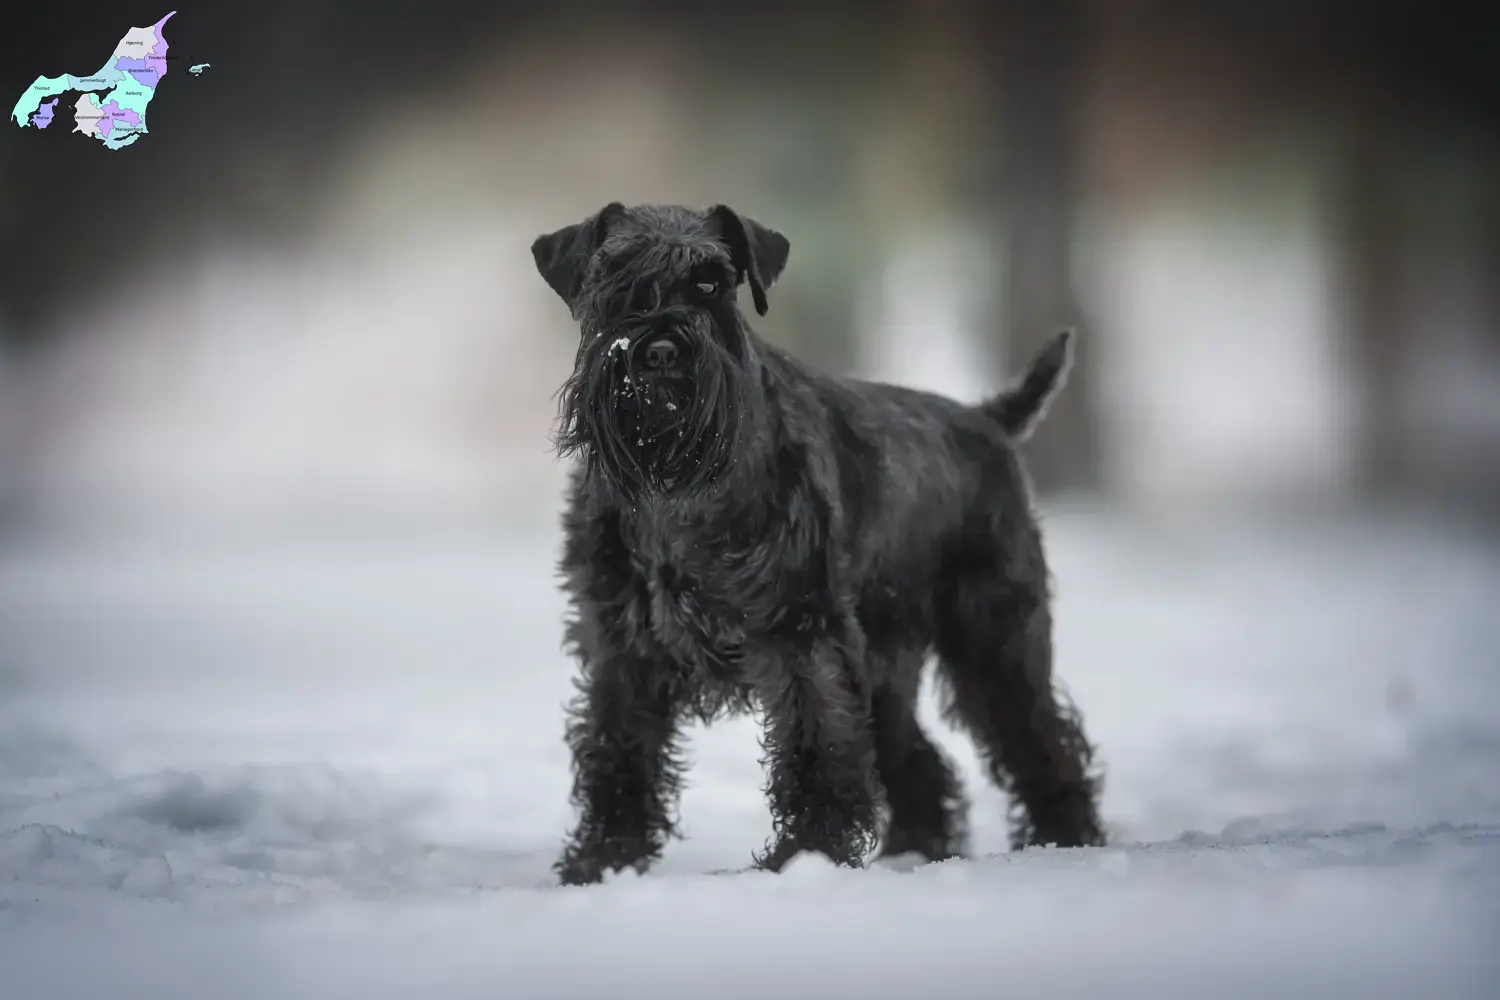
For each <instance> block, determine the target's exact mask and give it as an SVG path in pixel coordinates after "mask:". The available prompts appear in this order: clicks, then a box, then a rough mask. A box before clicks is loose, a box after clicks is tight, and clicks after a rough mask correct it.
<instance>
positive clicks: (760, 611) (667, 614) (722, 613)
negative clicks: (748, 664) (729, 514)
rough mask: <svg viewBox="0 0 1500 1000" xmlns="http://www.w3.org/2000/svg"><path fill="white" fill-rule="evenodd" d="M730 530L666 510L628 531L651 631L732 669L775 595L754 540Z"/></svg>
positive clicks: (698, 661) (721, 668)
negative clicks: (712, 527) (667, 513)
mask: <svg viewBox="0 0 1500 1000" xmlns="http://www.w3.org/2000/svg"><path fill="white" fill-rule="evenodd" d="M732 538H733V534H732V533H731V532H725V531H722V530H720V531H712V530H706V529H705V528H704V527H703V526H702V525H700V524H695V523H693V522H691V521H687V520H684V519H669V518H665V517H664V518H660V519H655V520H643V521H641V522H638V523H637V524H636V525H635V526H634V530H633V531H632V532H631V536H630V539H629V540H630V543H631V544H630V548H631V552H632V555H633V557H634V560H635V563H636V571H637V573H639V574H640V575H641V576H642V577H643V578H644V583H645V588H644V589H645V594H646V596H647V600H648V601H649V604H650V607H649V620H650V622H651V631H652V634H653V636H654V637H655V638H656V640H657V641H658V642H659V643H661V644H662V646H663V647H665V648H666V649H667V651H668V652H670V653H671V654H672V655H674V656H675V657H677V658H679V659H680V660H682V661H684V662H686V663H688V664H690V665H693V666H696V667H700V668H706V669H709V670H711V671H712V672H713V673H716V674H723V673H725V672H726V671H732V669H733V666H734V663H735V662H736V661H737V660H738V658H739V656H740V654H741V653H742V652H743V650H744V648H745V645H746V644H747V642H749V641H750V639H751V637H752V636H753V635H754V634H755V632H756V630H757V626H758V624H760V623H762V621H763V619H764V617H765V610H764V609H765V608H766V606H767V605H768V603H769V602H771V601H773V600H774V593H773V591H774V581H773V580H772V579H770V578H769V576H768V575H767V574H763V573H762V572H760V571H759V570H758V569H757V565H758V564H759V562H760V560H758V559H756V547H754V546H746V545H744V544H743V543H739V544H737V543H736V542H734V541H733V540H732Z"/></svg>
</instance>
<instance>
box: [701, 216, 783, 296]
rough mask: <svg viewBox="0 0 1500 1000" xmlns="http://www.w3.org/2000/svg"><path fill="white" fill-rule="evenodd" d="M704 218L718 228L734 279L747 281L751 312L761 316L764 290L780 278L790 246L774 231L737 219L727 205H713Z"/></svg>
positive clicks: (752, 221)
mask: <svg viewBox="0 0 1500 1000" xmlns="http://www.w3.org/2000/svg"><path fill="white" fill-rule="evenodd" d="M708 215H709V218H710V219H712V220H713V221H714V222H715V223H716V224H717V225H718V227H719V235H720V236H721V237H723V239H724V243H725V245H726V246H728V247H729V257H730V260H731V261H733V263H734V268H735V271H736V272H737V274H736V280H737V281H743V280H749V282H750V296H751V298H752V299H753V300H754V302H755V311H756V312H758V313H760V314H761V315H762V316H764V315H765V314H766V310H767V309H768V308H769V306H768V305H767V303H766V289H767V288H770V287H771V285H772V284H774V283H775V281H776V279H777V278H779V277H781V271H782V269H783V268H784V267H786V258H787V254H788V253H790V252H791V249H792V245H791V243H789V242H788V241H787V238H786V237H785V236H783V235H781V234H780V233H778V232H777V231H776V230H774V229H770V228H768V227H766V226H762V225H761V224H760V223H758V222H756V221H755V220H754V219H751V218H748V217H745V216H741V215H740V214H739V213H738V212H736V211H735V210H734V209H732V208H730V207H729V206H728V205H715V206H714V207H713V208H712V209H710V210H709V213H708Z"/></svg>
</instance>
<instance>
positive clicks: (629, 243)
mask: <svg viewBox="0 0 1500 1000" xmlns="http://www.w3.org/2000/svg"><path fill="white" fill-rule="evenodd" d="M701 267H713V268H715V269H717V270H719V271H721V272H722V275H723V276H724V277H729V276H730V275H731V273H732V269H731V268H730V265H729V257H728V253H727V251H726V250H724V248H723V247H721V246H719V245H717V244H715V243H713V242H711V241H708V240H703V241H684V240H660V239H653V238H652V237H650V236H645V235H629V236H614V237H611V238H610V239H608V240H607V241H605V243H604V245H603V246H602V247H601V248H600V254H599V258H598V263H597V265H596V268H595V271H594V275H593V281H591V282H590V283H589V285H590V286H591V289H590V292H589V297H590V298H592V299H593V300H594V302H595V303H596V305H598V306H599V307H602V308H603V309H604V310H606V311H612V310H614V309H618V308H625V307H628V304H629V303H630V302H631V301H632V299H633V298H634V297H635V296H636V295H637V294H638V292H639V291H640V290H641V289H643V288H652V289H655V290H656V293H657V295H658V296H659V295H661V294H662V293H664V292H665V290H666V288H667V286H669V285H671V284H674V283H676V282H678V281H681V280H683V279H685V278H687V277H688V276H690V275H691V274H692V273H693V271H694V270H696V269H698V268H701Z"/></svg>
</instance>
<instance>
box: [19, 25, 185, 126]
mask: <svg viewBox="0 0 1500 1000" xmlns="http://www.w3.org/2000/svg"><path fill="white" fill-rule="evenodd" d="M176 13H177V12H176V11H175V10H174V11H172V12H171V13H170V14H168V15H167V16H166V17H164V18H162V19H161V20H160V21H157V22H156V23H155V24H153V25H151V26H150V27H149V28H131V29H130V30H129V31H127V32H125V37H124V38H121V39H120V43H119V44H118V45H116V46H115V51H114V52H113V53H112V54H111V55H110V57H109V59H107V60H106V61H105V63H104V67H103V68H102V69H100V70H99V72H97V73H92V74H90V75H88V76H74V75H72V74H71V73H66V74H64V75H62V76H54V77H46V76H39V77H37V78H36V82H35V83H33V84H32V85H31V86H30V87H28V88H27V89H26V91H25V93H23V94H22V95H21V99H20V100H19V101H17V102H16V107H15V110H13V111H12V112H11V118H12V119H13V120H14V121H15V123H16V124H17V125H19V126H20V127H21V128H27V127H28V126H29V127H34V128H47V127H48V126H49V125H51V124H52V122H53V120H54V119H55V118H56V117H58V115H59V114H61V113H66V109H67V105H64V110H63V112H59V111H58V102H59V101H60V100H61V99H62V95H64V94H67V93H70V92H74V91H76V92H78V99H77V100H76V101H75V102H73V104H72V109H73V124H74V128H73V131H74V132H82V133H83V134H84V135H87V136H92V137H93V138H95V139H98V140H99V141H100V142H102V143H104V148H106V149H121V148H123V147H125V146H129V145H130V144H131V143H133V142H135V141H136V140H137V139H139V138H140V137H141V136H143V135H145V134H147V132H148V131H149V130H148V129H147V128H146V106H147V105H148V104H150V103H151V98H152V97H154V96H155V95H156V86H157V84H158V83H160V82H161V78H162V77H164V76H166V75H167V37H166V35H165V34H164V33H163V31H162V29H163V27H164V26H165V25H166V23H167V22H168V21H170V20H171V19H172V16H173V15H174V14H176ZM173 58H174V59H175V58H176V57H175V56H173ZM207 66H208V64H207V63H200V64H199V65H198V66H195V67H194V68H193V72H194V75H197V74H198V73H201V72H202V71H203V69H205V68H207Z"/></svg>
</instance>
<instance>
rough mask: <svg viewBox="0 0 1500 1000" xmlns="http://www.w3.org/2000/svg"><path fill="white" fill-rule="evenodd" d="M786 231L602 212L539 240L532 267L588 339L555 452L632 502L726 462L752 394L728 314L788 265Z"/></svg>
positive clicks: (740, 334)
mask: <svg viewBox="0 0 1500 1000" xmlns="http://www.w3.org/2000/svg"><path fill="white" fill-rule="evenodd" d="M788 250H789V244H788V243H787V240H786V237H784V236H782V235H781V234H780V233H778V232H776V231H774V230H771V229H768V228H766V227H765V226H762V225H760V224H759V223H757V222H755V221H754V220H752V219H748V218H745V217H743V216H741V215H739V214H738V213H736V212H735V211H734V210H733V209H731V208H729V207H728V206H725V205H718V206H715V207H714V208H711V209H708V210H706V211H696V210H692V209H686V208H681V207H677V206H655V205H648V206H639V207H636V208H626V207H625V206H623V205H620V204H619V203H613V204H610V205H607V206H605V207H604V208H603V209H601V210H600V211H599V213H598V214H597V215H594V216H591V217H590V218H588V219H585V220H584V221H583V222H580V223H577V224H576V225H571V226H566V227H564V228H562V229H559V230H557V231H556V232H554V233H548V234H546V235H544V236H539V237H537V239H536V241H535V242H534V243H532V245H531V253H532V256H533V257H535V258H536V266H537V270H538V271H540V272H541V275H542V277H543V278H544V279H546V281H547V284H548V285H550V286H551V287H552V290H553V291H555V292H557V294H558V295H559V296H561V297H562V299H563V301H564V302H566V303H567V304H568V308H569V309H570V310H571V311H572V313H573V318H574V319H575V320H577V321H578V325H579V327H580V329H581V332H582V340H581V341H580V343H579V346H578V356H577V360H576V364H575V367H574V371H573V374H572V375H571V376H570V377H569V378H568V381H567V382H566V383H565V384H564V386H563V389H562V396H561V410H562V412H561V418H562V419H561V427H560V430H559V434H558V439H557V444H558V449H559V451H561V452H562V453H563V454H570V453H574V452H577V453H580V454H582V455H583V456H584V458H585V460H586V461H587V462H588V463H589V465H590V467H591V468H592V469H593V470H595V471H596V472H598V473H599V474H600V475H602V476H604V477H605V478H606V479H607V480H608V481H609V482H611V483H612V484H613V485H614V486H615V487H616V488H618V489H620V490H622V491H624V492H626V493H628V494H635V493H639V492H657V493H681V492H689V491H692V490H695V489H698V488H701V487H702V486H704V485H706V484H708V483H709V482H711V481H712V480H713V479H714V478H715V477H717V475H718V474H719V472H720V471H722V469H723V468H724V467H725V465H726V464H727V463H728V461H729V459H730V457H731V456H732V455H733V452H734V449H735V447H736V444H737V441H738V434H739V430H740V426H741V419H742V417H743V415H744V412H745V409H746V407H747V406H748V405H750V400H749V399H748V396H747V393H748V392H750V391H751V390H752V389H753V386H754V382H753V376H754V367H755V364H756V360H755V358H754V349H753V345H752V343H751V341H750V337H749V331H748V327H747V326H746V324H745V321H744V317H743V316H742V315H741V314H740V311H739V308H738V306H737V305H736V301H735V298H736V291H737V290H738V288H739V286H740V285H742V284H748V285H749V286H750V294H751V296H752V300H753V301H754V303H755V309H756V311H757V312H758V313H760V314H761V315H765V312H766V308H767V304H766V289H767V288H769V287H770V286H771V284H772V283H773V282H774V281H775V280H776V278H777V277H778V276H779V275H780V274H781V271H782V268H783V267H784V266H785V265H786V259H787V252H788Z"/></svg>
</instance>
